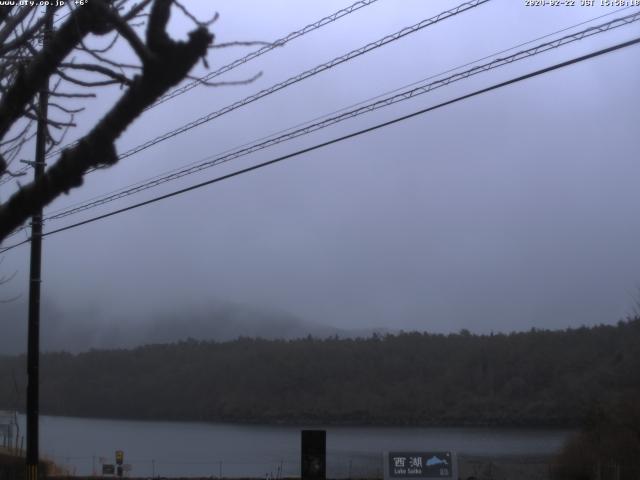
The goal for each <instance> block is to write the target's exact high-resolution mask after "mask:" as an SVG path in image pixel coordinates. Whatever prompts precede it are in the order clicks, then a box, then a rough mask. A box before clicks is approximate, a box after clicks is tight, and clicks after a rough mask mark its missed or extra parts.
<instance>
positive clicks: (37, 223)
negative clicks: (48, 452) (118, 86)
mask: <svg viewBox="0 0 640 480" xmlns="http://www.w3.org/2000/svg"><path fill="white" fill-rule="evenodd" d="M45 15H47V20H46V23H45V26H44V35H43V36H44V38H43V42H42V43H43V46H46V45H47V43H48V41H49V35H50V34H51V30H52V29H53V10H52V9H51V7H47V11H46V13H45ZM48 106H49V80H48V79H47V81H46V83H45V84H44V85H43V86H42V89H41V90H40V92H39V94H38V130H37V133H36V156H35V162H34V165H33V167H34V180H35V181H37V180H38V179H39V178H40V177H41V176H42V175H43V174H44V167H45V163H44V160H45V150H46V128H47V113H48V112H47V110H48ZM41 259H42V209H40V210H39V211H37V212H36V213H34V214H33V217H32V218H31V265H30V267H29V324H28V327H29V328H28V330H29V331H28V344H27V379H28V380H27V456H26V470H27V471H26V480H37V478H38V459H39V456H40V455H39V452H38V443H39V442H38V440H39V435H38V414H39V412H38V410H39V406H38V404H39V388H38V383H39V377H40V375H39V363H40V282H41V279H40V265H41Z"/></svg>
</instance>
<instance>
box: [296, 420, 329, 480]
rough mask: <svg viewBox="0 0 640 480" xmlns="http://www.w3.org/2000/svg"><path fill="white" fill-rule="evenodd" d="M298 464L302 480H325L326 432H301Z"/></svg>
mask: <svg viewBox="0 0 640 480" xmlns="http://www.w3.org/2000/svg"><path fill="white" fill-rule="evenodd" d="M301 440H302V441H301V448H300V450H301V453H302V458H301V462H300V466H301V472H300V477H301V478H302V480H325V479H326V478H327V432H326V430H302V438H301Z"/></svg>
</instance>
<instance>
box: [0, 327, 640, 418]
mask: <svg viewBox="0 0 640 480" xmlns="http://www.w3.org/2000/svg"><path fill="white" fill-rule="evenodd" d="M41 365H42V367H41V406H42V408H41V412H42V413H43V414H55V415H75V416H92V417H121V418H140V419H171V420H178V419H180V420H210V421H243V422H244V421H251V422H286V423H368V424H416V425H417V424H421V425H443V424H446V425H488V424H490V425H529V426H543V425H553V426H575V425H578V424H580V423H581V422H582V421H583V420H584V418H585V416H586V415H587V413H588V412H589V411H590V409H593V407H594V405H597V404H598V403H600V404H602V403H603V402H608V401H611V400H614V399H615V398H617V397H620V396H626V397H629V396H634V395H636V396H637V395H638V392H640V319H638V318H636V319H635V320H630V321H626V322H619V323H618V324H617V325H616V326H597V327H593V328H579V329H570V330H564V331H540V330H531V331H529V332H526V333H512V334H495V335H482V336H479V335H472V334H470V333H469V332H466V331H462V332H461V333H459V334H452V335H435V334H426V333H425V334H422V333H403V334H400V335H388V336H385V337H379V336H374V337H372V338H367V339H356V340H353V339H338V338H333V339H328V340H315V339H312V338H307V339H301V340H291V341H284V340H281V341H279V340H260V339H248V338H241V339H238V340H236V341H232V342H224V343H215V342H198V341H195V340H192V341H187V342H181V343H177V344H168V345H149V346H145V347H140V348H136V349H133V350H108V351H106V350H105V351H90V352H87V353H81V354H77V355H72V354H69V353H48V354H44V355H43V356H42V359H41ZM24 370H25V358H24V356H17V357H0V379H2V381H1V382H0V408H5V407H9V408H10V407H14V406H16V405H17V406H20V407H21V406H23V405H24V392H25V385H26V379H25V378H24V377H23V376H22V373H23V372H24ZM14 373H15V375H16V377H17V388H16V387H14V386H13V384H14V382H13V381H12V375H13V374H14ZM16 392H17V393H16Z"/></svg>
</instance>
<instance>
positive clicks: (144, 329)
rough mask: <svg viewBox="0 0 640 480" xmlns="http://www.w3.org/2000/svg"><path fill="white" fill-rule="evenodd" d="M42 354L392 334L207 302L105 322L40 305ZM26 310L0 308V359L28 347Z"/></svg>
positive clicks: (93, 314) (102, 317) (96, 314)
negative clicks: (189, 341)
mask: <svg viewBox="0 0 640 480" xmlns="http://www.w3.org/2000/svg"><path fill="white" fill-rule="evenodd" d="M41 315H42V320H41V329H42V334H41V342H42V351H44V352H51V351H67V352H73V353H77V352H82V351H88V350H91V349H114V348H134V347H137V346H140V345H145V344H159V343H173V342H179V341H182V340H187V339H189V338H192V339H196V340H205V341H208V340H211V341H228V340H234V339H236V338H239V337H252V338H264V339H270V340H271V339H285V340H288V339H294V338H304V337H307V336H309V335H311V336H313V337H315V338H328V337H333V336H336V335H337V336H338V337H340V338H356V337H369V336H371V335H373V334H374V333H377V334H380V335H384V334H387V333H392V330H390V329H385V328H364V329H343V328H336V327H332V326H327V325H320V324H316V323H311V322H306V321H304V320H302V319H300V318H298V317H296V316H295V315H292V314H290V313H288V312H278V311H275V310H269V309H259V308H256V307H248V306H244V305H238V304H234V303H212V304H211V305H208V306H200V307H197V308H193V309H190V310H189V309H183V310H182V311H180V309H176V310H175V311H173V312H162V313H159V314H155V315H151V314H146V315H141V316H140V317H138V316H132V317H133V318H122V317H115V318H109V316H108V315H107V314H105V313H104V312H100V311H98V310H91V309H87V310H85V311H82V310H79V311H75V312H73V313H71V314H69V313H62V312H61V311H60V310H59V309H58V308H56V306H55V305H53V304H52V303H51V302H50V301H45V302H43V307H42V314H41ZM26 316H27V306H26V304H25V303H24V302H13V303H10V304H2V305H0V322H1V323H0V328H1V329H2V335H0V355H1V354H5V355H15V354H20V353H24V352H25V351H26V345H27V340H26V339H27V328H26Z"/></svg>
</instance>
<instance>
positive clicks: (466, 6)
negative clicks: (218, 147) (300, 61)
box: [90, 0, 490, 171]
mask: <svg viewBox="0 0 640 480" xmlns="http://www.w3.org/2000/svg"><path fill="white" fill-rule="evenodd" d="M489 1H490V0H472V1H469V2H465V3H462V4H460V5H458V6H457V7H454V8H451V9H449V10H446V11H444V12H441V13H439V14H438V15H436V16H434V17H431V18H427V19H424V20H422V21H420V22H418V23H416V24H414V25H412V26H409V27H405V28H403V29H401V30H399V31H397V32H395V33H392V34H390V35H386V36H384V37H382V38H381V39H379V40H376V41H375V42H371V43H368V44H367V45H365V46H363V47H360V48H357V49H355V50H352V51H350V52H348V53H346V54H344V55H341V56H340V57H336V58H334V59H332V60H330V61H328V62H325V63H322V64H320V65H317V66H316V67H314V68H311V69H309V70H306V71H304V72H302V73H300V74H298V75H294V76H293V77H290V78H288V79H287V80H284V81H282V82H279V83H276V84H275V85H272V86H271V87H269V88H266V89H263V90H261V91H259V92H257V93H255V94H253V95H250V96H248V97H245V98H243V99H242V100H238V101H237V102H234V103H232V104H231V105H228V106H226V107H224V108H222V109H220V110H216V111H214V112H211V113H209V114H207V115H204V116H202V117H200V118H198V119H196V120H193V121H191V122H189V123H187V124H185V125H182V126H181V127H178V128H176V129H174V130H171V131H169V132H166V133H164V134H162V135H160V136H158V137H155V138H153V139H151V140H148V141H146V142H144V143H142V144H140V145H138V146H136V147H133V148H131V149H129V150H127V151H126V152H124V153H122V154H120V155H119V156H118V159H119V160H121V159H123V158H127V157H130V156H132V155H135V154H136V153H139V152H141V151H143V150H146V149H147V148H149V147H151V146H153V145H156V144H158V143H160V142H163V141H165V140H168V139H169V138H173V137H175V136H176V135H180V134H182V133H184V132H187V131H188V130H191V129H193V128H195V127H198V126H200V125H202V124H204V123H207V122H210V121H211V120H213V119H215V118H218V117H221V116H222V115H225V114H227V113H229V112H232V111H234V110H236V109H238V108H240V107H243V106H245V105H248V104H250V103H253V102H255V101H256V100H260V99H262V98H264V97H266V96H268V95H271V94H272V93H275V92H278V91H280V90H282V89H284V88H286V87H289V86H291V85H293V84H296V83H298V82H301V81H302V80H306V79H307V78H310V77H312V76H314V75H317V74H318V73H321V72H324V71H326V70H329V69H331V68H334V67H336V66H338V65H340V64H342V63H345V62H347V61H349V60H353V59H354V58H356V57H359V56H361V55H364V54H365V53H368V52H370V51H372V50H375V49H377V48H380V47H382V46H384V45H387V44H388V43H391V42H394V41H396V40H399V39H401V38H403V37H406V36H407V35H410V34H412V33H416V32H418V31H420V30H422V29H424V28H427V27H430V26H431V25H434V24H436V23H438V22H440V21H442V20H445V19H447V18H451V17H454V16H456V15H459V14H460V13H463V12H466V11H467V10H470V9H473V8H475V7H478V6H480V5H482V4H484V3H487V2H489ZM90 171H92V170H90ZM93 171H95V169H93Z"/></svg>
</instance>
